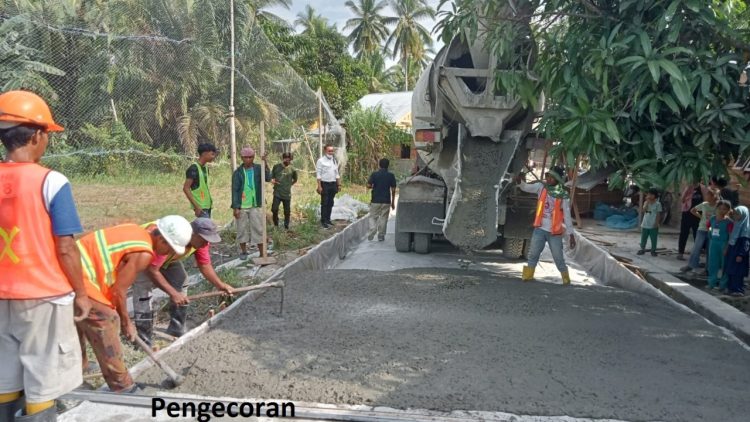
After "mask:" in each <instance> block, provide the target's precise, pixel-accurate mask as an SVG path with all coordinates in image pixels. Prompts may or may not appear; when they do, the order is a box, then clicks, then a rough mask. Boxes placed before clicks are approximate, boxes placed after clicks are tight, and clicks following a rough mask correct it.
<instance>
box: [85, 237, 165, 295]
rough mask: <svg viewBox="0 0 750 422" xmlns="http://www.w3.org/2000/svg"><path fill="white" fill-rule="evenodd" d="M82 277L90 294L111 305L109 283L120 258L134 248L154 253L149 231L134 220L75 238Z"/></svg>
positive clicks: (118, 265)
mask: <svg viewBox="0 0 750 422" xmlns="http://www.w3.org/2000/svg"><path fill="white" fill-rule="evenodd" d="M78 249H79V250H80V251H81V261H82V262H83V281H84V284H85V285H86V292H87V293H88V295H89V298H91V299H93V300H96V301H97V302H100V303H103V304H105V305H108V306H110V307H113V308H114V305H113V304H112V291H111V290H110V289H111V287H112V285H113V284H115V282H116V281H117V271H118V269H119V267H120V263H121V262H122V259H123V258H125V256H126V255H128V254H131V253H134V252H148V253H150V254H152V255H153V254H154V248H153V245H152V243H151V235H150V234H149V233H148V232H147V231H146V230H144V229H143V228H142V227H139V226H138V225H136V224H122V225H119V226H114V227H110V228H106V229H102V230H97V231H95V232H93V233H89V234H87V235H86V236H83V237H82V238H81V239H79V240H78Z"/></svg>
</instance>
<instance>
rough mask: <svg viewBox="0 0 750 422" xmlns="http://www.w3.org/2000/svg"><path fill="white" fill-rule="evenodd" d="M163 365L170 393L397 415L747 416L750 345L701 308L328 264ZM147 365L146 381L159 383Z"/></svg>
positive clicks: (457, 273) (484, 278)
mask: <svg viewBox="0 0 750 422" xmlns="http://www.w3.org/2000/svg"><path fill="white" fill-rule="evenodd" d="M286 281H287V289H286V300H285V312H284V315H283V316H279V315H278V301H279V294H278V292H269V293H268V294H266V295H264V296H263V297H262V298H260V299H259V300H258V301H257V302H248V303H245V304H244V305H243V306H242V307H240V308H238V309H237V310H236V311H235V312H234V314H233V315H231V317H230V318H227V319H225V320H224V322H222V323H220V324H219V325H218V326H217V327H215V328H214V329H212V330H211V331H209V332H208V333H206V334H205V335H203V336H201V337H200V338H196V339H194V340H193V341H191V342H190V343H188V344H186V345H185V346H184V347H183V348H182V349H181V350H180V351H179V352H176V353H174V354H172V355H170V356H168V357H166V358H165V359H166V361H167V362H168V363H169V364H170V365H172V366H173V367H175V369H177V370H178V372H179V371H183V372H184V373H185V374H186V381H185V383H184V384H183V385H182V386H181V387H180V388H179V389H177V390H172V391H173V392H177V393H181V392H182V393H192V394H201V395H209V396H230V397H237V398H242V397H264V398H268V399H271V398H278V399H286V400H290V399H291V400H301V401H308V402H320V403H335V404H364V405H371V406H388V407H394V408H399V409H406V408H421V409H434V410H442V411H451V410H486V411H504V412H511V413H516V414H525V415H568V416H572V417H582V418H584V417H586V418H588V417H590V418H615V419H623V420H664V421H745V420H747V415H749V414H750V403H748V401H747V400H744V399H742V397H741V392H746V391H747V386H748V384H747V383H748V380H750V352H748V351H747V349H746V348H744V347H743V346H741V345H740V344H739V343H738V342H737V341H736V340H735V339H734V338H733V337H730V336H728V335H726V334H725V333H724V332H723V331H721V330H720V329H718V328H716V327H715V326H713V325H710V324H708V323H707V322H706V321H705V320H704V319H702V318H700V317H698V316H696V315H695V314H693V313H690V312H687V311H685V310H682V309H680V308H678V307H675V306H673V305H672V304H670V303H668V302H666V301H664V300H660V299H657V298H653V297H648V296H645V295H641V294H637V293H632V292H626V291H622V290H618V289H614V288H608V287H601V286H581V285H578V286H571V287H563V286H560V285H556V284H549V283H522V282H520V281H519V279H518V275H517V273H516V272H511V271H508V272H507V273H503V272H502V271H501V272H497V273H490V272H478V271H472V270H469V271H466V270H460V269H436V268H428V269H406V270H398V271H392V272H388V271H385V272H382V271H381V272H376V271H363V270H356V271H355V270H330V271H321V272H312V273H308V274H306V275H305V276H304V277H299V278H295V279H288V280H286ZM163 379H164V376H163V375H162V374H161V373H160V372H159V371H158V369H156V368H152V369H150V370H149V371H148V372H147V373H146V374H145V375H143V376H142V377H141V378H140V379H139V381H140V382H144V383H146V384H147V385H149V386H150V387H151V388H154V387H158V386H159V383H160V382H161V381H163Z"/></svg>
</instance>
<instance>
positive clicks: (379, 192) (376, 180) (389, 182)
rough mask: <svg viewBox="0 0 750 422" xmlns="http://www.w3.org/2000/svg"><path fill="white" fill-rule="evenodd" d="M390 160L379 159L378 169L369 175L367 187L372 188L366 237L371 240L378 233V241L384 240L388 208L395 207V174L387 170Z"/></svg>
mask: <svg viewBox="0 0 750 422" xmlns="http://www.w3.org/2000/svg"><path fill="white" fill-rule="evenodd" d="M390 164H391V163H390V161H388V159H387V158H383V159H381V160H380V162H379V163H378V165H379V166H380V169H379V170H378V171H376V172H374V173H372V174H371V175H370V178H369V179H368V180H367V189H372V199H371V200H370V232H369V233H368V234H367V239H368V240H372V239H374V238H375V235H376V234H377V235H378V241H379V242H382V241H384V240H385V230H386V227H387V225H388V214H390V210H392V209H394V210H395V209H396V199H395V198H396V176H394V175H393V173H391V172H389V171H388V166H389V165H390Z"/></svg>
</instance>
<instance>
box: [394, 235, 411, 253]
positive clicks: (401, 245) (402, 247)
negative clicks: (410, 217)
mask: <svg viewBox="0 0 750 422" xmlns="http://www.w3.org/2000/svg"><path fill="white" fill-rule="evenodd" d="M410 249H411V233H409V232H396V251H398V252H409V250H410Z"/></svg>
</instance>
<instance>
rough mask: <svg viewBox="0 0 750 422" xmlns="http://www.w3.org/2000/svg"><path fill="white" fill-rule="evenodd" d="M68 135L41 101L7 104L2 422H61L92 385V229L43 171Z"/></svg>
mask: <svg viewBox="0 0 750 422" xmlns="http://www.w3.org/2000/svg"><path fill="white" fill-rule="evenodd" d="M62 130H63V128H62V126H60V125H58V124H57V123H55V121H54V120H53V118H52V113H51V111H50V109H49V106H48V105H47V103H46V102H45V101H44V100H43V99H42V98H40V97H39V96H37V95H36V94H33V93H31V92H27V91H8V92H5V93H3V94H0V140H2V143H3V145H4V146H5V150H6V152H7V155H6V156H5V158H4V160H3V161H2V163H0V357H1V358H2V360H3V362H2V364H0V422H5V421H13V420H16V421H54V420H55V419H56V415H57V414H56V409H55V406H54V404H55V399H56V398H57V397H59V396H61V395H63V394H65V393H68V392H69V391H71V390H73V389H74V388H76V387H77V386H78V385H80V384H81V382H82V381H83V380H82V379H81V367H80V366H79V365H80V362H81V357H80V351H79V350H78V348H77V347H76V344H75V340H76V337H75V322H74V321H75V320H81V319H83V318H86V316H87V315H88V313H89V309H90V308H91V303H90V301H89V299H88V296H87V294H86V289H85V287H84V284H83V279H82V276H81V259H80V256H79V254H78V249H77V248H76V244H75V239H74V237H73V236H74V235H75V234H77V233H81V232H82V231H83V228H82V227H81V223H80V220H79V218H78V212H77V210H76V207H75V202H74V201H73V193H72V191H71V188H70V183H69V182H68V179H67V178H66V177H65V176H63V175H62V174H60V173H58V172H55V171H51V170H49V169H46V168H44V167H42V166H41V165H39V164H38V162H39V160H40V159H41V158H42V155H44V151H45V149H46V148H47V144H48V142H49V139H48V132H60V131H62ZM74 313H75V314H74ZM24 395H25V400H26V404H25V406H24V405H23V400H24V397H22V396H24Z"/></svg>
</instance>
